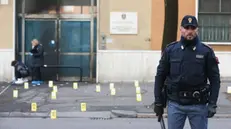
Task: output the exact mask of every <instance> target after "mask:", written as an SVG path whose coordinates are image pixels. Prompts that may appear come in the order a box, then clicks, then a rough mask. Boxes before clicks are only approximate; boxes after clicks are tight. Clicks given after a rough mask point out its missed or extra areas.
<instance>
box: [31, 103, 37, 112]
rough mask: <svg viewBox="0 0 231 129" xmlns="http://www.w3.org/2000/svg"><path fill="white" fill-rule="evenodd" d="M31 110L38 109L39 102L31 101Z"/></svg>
mask: <svg viewBox="0 0 231 129" xmlns="http://www.w3.org/2000/svg"><path fill="white" fill-rule="evenodd" d="M31 111H32V112H36V111H37V104H36V103H31Z"/></svg>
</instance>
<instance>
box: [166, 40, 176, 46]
mask: <svg viewBox="0 0 231 129" xmlns="http://www.w3.org/2000/svg"><path fill="white" fill-rule="evenodd" d="M176 43H178V41H175V42H171V43H169V44H167V46H166V47H169V46H172V45H175V44H176Z"/></svg>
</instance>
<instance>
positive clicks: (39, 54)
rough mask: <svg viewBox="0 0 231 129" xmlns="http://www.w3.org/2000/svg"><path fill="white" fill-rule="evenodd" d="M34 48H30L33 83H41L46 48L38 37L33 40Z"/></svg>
mask: <svg viewBox="0 0 231 129" xmlns="http://www.w3.org/2000/svg"><path fill="white" fill-rule="evenodd" d="M31 43H32V49H31V50H30V55H31V56H32V58H31V64H32V84H36V85H40V84H41V82H42V81H41V67H42V66H43V63H44V55H43V53H44V50H43V46H42V44H40V43H39V41H38V40H37V39H33V40H32V42H31Z"/></svg>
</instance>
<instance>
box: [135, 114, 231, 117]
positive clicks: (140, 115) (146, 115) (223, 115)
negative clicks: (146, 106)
mask: <svg viewBox="0 0 231 129" xmlns="http://www.w3.org/2000/svg"><path fill="white" fill-rule="evenodd" d="M163 117H164V118H168V115H167V114H163ZM137 118H157V116H156V115H155V114H151V113H137ZM212 118H231V114H215V115H214V117H212Z"/></svg>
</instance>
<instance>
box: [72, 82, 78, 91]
mask: <svg viewBox="0 0 231 129" xmlns="http://www.w3.org/2000/svg"><path fill="white" fill-rule="evenodd" d="M73 89H75V90H76V89H78V83H77V82H74V83H73Z"/></svg>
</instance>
